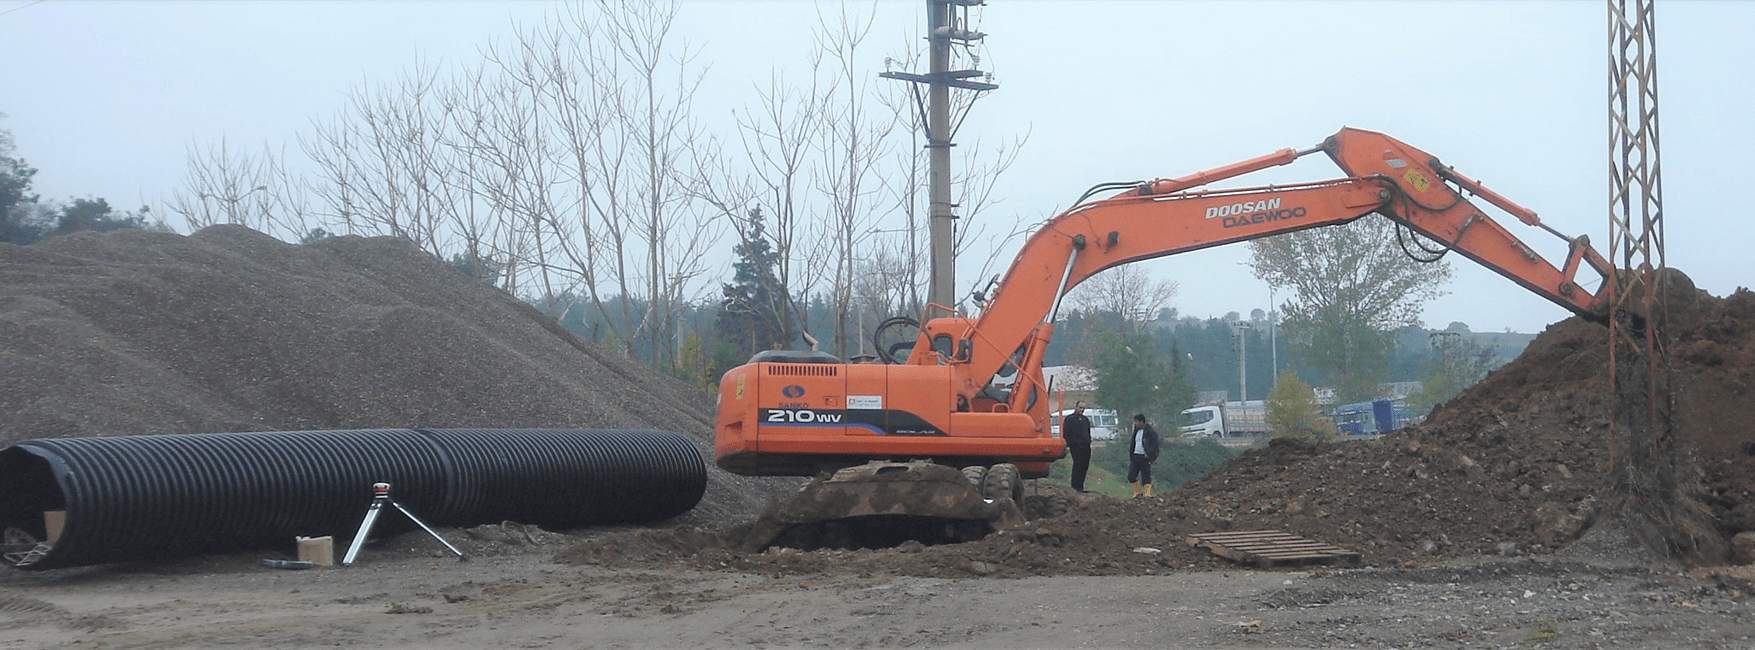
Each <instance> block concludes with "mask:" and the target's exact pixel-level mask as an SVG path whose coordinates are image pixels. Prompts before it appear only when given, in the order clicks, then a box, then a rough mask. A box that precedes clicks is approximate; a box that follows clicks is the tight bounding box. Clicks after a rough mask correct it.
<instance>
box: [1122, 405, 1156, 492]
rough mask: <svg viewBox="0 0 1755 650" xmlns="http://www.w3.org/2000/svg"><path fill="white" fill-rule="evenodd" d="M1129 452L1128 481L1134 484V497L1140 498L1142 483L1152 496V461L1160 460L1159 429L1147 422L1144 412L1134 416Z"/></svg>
mask: <svg viewBox="0 0 1755 650" xmlns="http://www.w3.org/2000/svg"><path fill="white" fill-rule="evenodd" d="M1127 452H1128V454H1127V457H1128V463H1127V482H1128V483H1132V484H1133V498H1135V499H1138V498H1140V496H1141V494H1140V486H1141V484H1144V485H1145V488H1146V491H1145V494H1144V496H1147V497H1150V496H1152V463H1154V462H1157V460H1158V430H1157V429H1153V428H1152V425H1151V423H1149V422H1146V415H1145V414H1144V413H1140V414H1138V415H1135V416H1133V435H1132V436H1130V437H1129V440H1128V449H1127Z"/></svg>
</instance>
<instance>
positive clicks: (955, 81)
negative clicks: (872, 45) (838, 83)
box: [878, 0, 999, 318]
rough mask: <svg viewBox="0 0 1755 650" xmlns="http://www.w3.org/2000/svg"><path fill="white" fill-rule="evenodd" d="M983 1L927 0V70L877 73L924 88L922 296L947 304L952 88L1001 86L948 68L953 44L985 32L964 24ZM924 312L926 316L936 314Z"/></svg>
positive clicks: (950, 300)
mask: <svg viewBox="0 0 1755 650" xmlns="http://www.w3.org/2000/svg"><path fill="white" fill-rule="evenodd" d="M984 4H986V2H985V0H926V28H927V37H926V38H927V42H928V43H929V44H930V48H931V52H930V54H929V59H930V61H929V63H930V65H931V72H929V73H928V74H924V75H919V74H909V73H905V72H884V73H881V74H879V75H878V76H881V77H885V78H888V79H900V80H902V81H908V82H912V83H916V84H926V86H927V102H926V103H927V106H926V107H925V110H924V111H923V112H924V113H925V114H926V120H925V122H926V124H925V126H926V148H927V150H928V151H929V152H930V158H929V160H928V164H927V185H928V192H927V193H928V195H929V198H930V200H931V208H930V209H929V210H928V217H929V219H930V221H929V222H928V231H927V232H928V235H929V237H930V239H931V248H932V281H931V283H930V284H929V285H928V287H927V294H926V299H927V302H929V303H932V304H936V305H939V306H942V307H946V308H949V307H952V306H954V305H955V304H956V302H957V297H956V296H957V294H956V291H957V288H956V287H957V260H956V251H955V249H954V244H955V241H956V239H955V229H954V227H953V223H952V220H953V219H956V218H957V216H956V213H955V212H954V208H956V204H954V203H952V202H951V89H952V88H963V89H966V90H977V91H985V90H993V89H996V88H999V86H997V85H995V84H991V83H985V82H980V81H972V79H973V78H974V77H980V76H983V75H985V74H986V73H984V72H981V71H980V70H951V69H950V68H951V45H952V43H953V42H954V43H961V44H964V45H967V44H969V43H973V42H976V41H979V40H981V39H982V38H983V37H985V36H986V34H982V33H980V32H972V31H969V30H967V29H965V28H964V25H966V24H967V16H968V8H969V7H975V6H982V5H984ZM959 9H961V10H962V12H961V14H962V15H961V16H959V15H958V14H959V12H958V10H959ZM959 18H961V19H959ZM918 97H919V95H918V94H916V98H917V99H918ZM926 316H927V317H928V318H930V317H932V316H934V314H930V313H929V314H926Z"/></svg>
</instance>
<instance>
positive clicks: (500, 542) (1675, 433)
mask: <svg viewBox="0 0 1755 650" xmlns="http://www.w3.org/2000/svg"><path fill="white" fill-rule="evenodd" d="M1508 290H1510V289H1508ZM1677 295H1679V296H1680V298H1679V299H1675V298H1673V299H1672V307H1673V308H1674V309H1675V311H1676V312H1677V313H1676V318H1675V320H1674V323H1675V328H1674V330H1675V333H1676V335H1677V338H1676V340H1675V342H1674V343H1673V344H1672V345H1671V346H1670V347H1669V348H1668V350H1669V356H1668V357H1667V359H1668V361H1669V363H1670V364H1671V367H1672V368H1673V370H1674V372H1673V373H1672V375H1671V376H1672V377H1674V379H1673V380H1672V382H1673V386H1674V388H1675V389H1676V391H1675V394H1676V396H1677V398H1676V402H1675V404H1674V406H1673V409H1672V410H1671V413H1673V414H1674V416H1675V417H1674V418H1673V422H1672V424H1673V426H1672V427H1671V432H1672V435H1671V436H1670V437H1669V438H1666V439H1665V440H1666V442H1665V443H1664V444H1665V447H1666V449H1669V450H1670V451H1671V452H1673V453H1666V455H1664V456H1663V457H1662V458H1659V459H1657V460H1658V461H1661V462H1662V463H1663V464H1664V466H1665V467H1667V468H1668V469H1667V470H1666V473H1664V474H1663V476H1664V477H1667V478H1666V479H1665V480H1667V481H1668V482H1667V483H1664V484H1663V490H1662V493H1661V494H1659V495H1657V496H1656V497H1650V498H1646V499H1645V500H1644V501H1641V500H1639V499H1633V500H1629V498H1628V497H1627V494H1628V490H1627V488H1626V486H1627V485H1628V484H1629V483H1630V482H1634V483H1636V482H1637V481H1638V480H1641V479H1642V477H1645V476H1646V474H1641V473H1639V472H1637V471H1634V472H1630V471H1628V470H1627V469H1625V468H1622V469H1617V466H1616V465H1615V464H1614V463H1612V462H1611V454H1612V451H1611V450H1612V449H1616V448H1619V449H1622V450H1625V449H1626V448H1627V441H1626V440H1624V439H1621V438H1620V437H1618V435H1624V434H1614V433H1612V432H1611V430H1612V429H1611V427H1610V426H1609V422H1610V420H1611V414H1610V412H1609V409H1608V404H1609V400H1607V399H1606V398H1605V397H1604V393H1605V389H1604V387H1605V385H1606V384H1605V382H1606V377H1607V359H1606V351H1607V348H1606V345H1605V343H1604V342H1605V341H1606V339H1607V333H1606V331H1605V329H1604V328H1603V327H1602V326H1600V325H1597V324H1594V323H1589V322H1585V321H1581V320H1578V319H1568V320H1566V321H1562V322H1559V323H1556V324H1555V325H1553V326H1551V327H1550V328H1549V329H1548V330H1547V331H1546V332H1544V333H1542V334H1541V335H1540V336H1539V337H1538V338H1537V339H1536V340H1535V341H1534V342H1533V343H1532V344H1531V345H1530V346H1529V348H1528V349H1527V350H1526V351H1525V352H1524V354H1523V355H1522V356H1521V357H1520V358H1519V359H1518V360H1517V361H1514V362H1513V363H1512V364H1509V365H1507V366H1506V367H1504V368H1501V369H1499V370H1497V371H1495V372H1494V373H1493V374H1492V375H1490V376H1489V377H1488V378H1487V379H1486V380H1484V381H1482V382H1481V383H1480V384H1478V385H1477V386H1475V387H1474V388H1471V389H1470V390H1469V391H1466V392H1465V393H1464V394H1463V395H1461V396H1459V397H1457V398H1456V399H1454V400H1452V401H1451V402H1449V403H1447V404H1445V405H1443V406H1442V407H1440V408H1439V409H1438V410H1436V411H1435V412H1434V413H1433V414H1432V415H1431V417H1430V418H1429V419H1428V420H1427V421H1426V422H1425V423H1424V424H1422V425H1419V426H1416V427H1412V428H1409V429H1407V430H1404V431H1401V432H1397V433H1395V434H1392V435H1389V436H1385V437H1384V438H1382V439H1379V440H1370V441H1344V442H1325V443H1312V442H1305V441H1293V440H1278V441H1275V442H1273V443H1272V444H1270V445H1268V446H1266V447H1263V448H1259V449H1254V450H1250V451H1248V452H1245V453H1244V454H1242V455H1240V456H1239V457H1237V458H1235V459H1233V460H1232V461H1230V462H1229V463H1227V464H1226V465H1224V466H1223V467H1221V468H1219V469H1218V470H1215V471H1214V472H1212V473H1211V474H1209V475H1207V476H1206V477H1204V478H1202V479H1200V480H1197V481H1194V482H1192V483H1190V484H1188V485H1186V486H1184V487H1182V488H1181V489H1178V490H1176V491H1174V492H1172V493H1170V494H1167V495H1160V496H1158V497H1156V498H1152V499H1140V500H1127V501H1124V500H1116V499H1111V498H1108V497H1098V496H1093V495H1084V494H1076V493H1072V492H1070V491H1068V490H1066V489H1065V488H1064V487H1054V486H1049V485H1046V484H1043V485H1031V486H1029V487H1028V488H1027V489H1026V492H1025V494H1026V496H1025V504H1024V506H1025V510H1026V512H1028V513H1029V514H1030V515H1031V519H1030V521H1028V522H1027V523H1025V524H1023V525H1021V526H1016V527H1012V528H1009V529H1005V530H1001V531H998V532H996V533H994V534H992V535H989V536H988V537H986V538H984V539H981V540H979V541H973V542H966V543H960V544H945V545H937V546H925V545H921V544H918V543H904V544H902V545H900V546H896V547H892V548H877V549H869V548H868V549H860V548H842V549H825V550H815V551H804V550H798V549H796V548H784V547H779V546H774V547H768V546H766V545H765V544H755V543H752V542H751V539H752V533H751V531H752V530H757V529H760V528H761V526H760V524H761V520H759V519H757V515H758V513H760V512H761V511H762V510H763V504H781V503H784V498H785V497H786V496H787V495H788V494H790V493H791V492H793V491H794V490H796V489H797V487H798V485H799V481H798V480H795V479H753V478H748V477H738V476H733V475H730V474H726V473H724V472H721V471H718V470H717V469H716V468H713V469H712V470H711V472H710V477H709V488H708V495H707V497H706V498H705V499H704V500H703V502H702V504H701V505H700V506H699V507H697V508H696V509H695V510H694V511H692V512H690V513H688V514H686V515H684V516H682V517H678V518H677V519H675V520H672V521H669V522H665V523H663V524H662V525H661V526H658V527H652V528H633V527H618V528H612V529H591V530H577V531H565V532H554V531H542V530H535V529H532V528H530V527H526V526H520V525H517V524H510V523H508V524H504V525H500V526H482V527H476V528H471V529H467V530H459V529H445V530H442V531H441V532H443V533H444V534H445V535H446V537H447V539H450V540H452V541H453V542H455V543H457V544H458V545H459V546H460V547H461V548H463V549H464V551H465V552H466V553H468V554H469V555H470V556H471V559H470V561H468V562H462V563H460V562H457V561H456V560H455V559H454V558H451V557H448V556H446V555H445V552H444V550H443V547H441V546H439V545H438V544H437V543H436V542H434V541H433V540H431V539H429V538H426V537H425V536H424V534H422V533H419V532H416V533H413V534H405V535H401V536H398V537H395V538H391V539H389V540H382V541H379V542H377V543H374V544H370V545H368V546H367V547H366V550H365V552H364V553H363V554H362V558H361V561H360V562H359V564H358V565H356V566H354V567H350V568H326V569H312V570H305V571H290V570H281V569H272V568H267V567H264V566H262V565H261V564H260V560H262V559H282V558H285V557H287V555H286V553H288V552H290V550H291V549H290V548H288V549H257V550H241V551H238V552H235V553H230V554H223V555H210V556H202V557H194V558H185V559H181V560H171V561H161V562H155V563H140V564H132V565H109V566H97V567H81V568H72V569H58V570H52V571H42V572H28V571H0V648H11V647H17V648H37V647H73V646H78V647H106V648H107V647H116V648H124V647H177V648H183V647H220V646H224V647H238V646H247V647H270V648H301V647H317V646H335V645H340V646H365V645H369V646H376V647H415V646H421V647H478V646H484V645H490V644H491V645H494V646H498V647H680V646H706V647H722V646H780V647H790V646H824V647H848V646H860V647H866V646H883V647H888V646H932V647H937V646H968V647H998V646H1005V647H1367V648H1376V647H1527V646H1530V645H1535V644H1541V645H1543V646H1546V647H1560V648H1587V647H1739V648H1741V647H1755V642H1751V641H1750V639H1749V637H1750V636H1751V635H1752V634H1755V632H1752V628H1755V611H1751V609H1750V607H1749V605H1748V603H1749V600H1748V599H1749V598H1750V597H1751V596H1750V594H1751V593H1755V586H1752V585H1755V583H1751V581H1750V579H1751V578H1755V570H1752V569H1751V567H1750V566H1749V563H1751V562H1755V535H1749V534H1745V533H1751V532H1755V498H1752V497H1755V495H1752V491H1755V425H1751V423H1752V422H1755V395H1751V387H1752V386H1755V294H1751V293H1750V292H1748V291H1746V290H1739V291H1738V292H1737V293H1736V294H1734V295H1732V296H1729V297H1725V298H1716V297H1712V296H1706V295H1704V294H1698V295H1697V294H1696V293H1689V292H1682V293H1680V294H1677ZM0 362H3V363H4V364H5V366H4V367H5V369H6V372H3V373H0V436H4V440H0V442H11V441H16V440H21V439H27V438H38V437H61V436H84V435H131V434H142V433H200V432H213V431H246V430H292V429H318V428H321V429H345V428H371V427H423V426H424V427H495V426H500V427H525V428H543V427H555V428H570V427H641V428H659V429H666V430H674V431H678V432H680V433H683V434H685V435H689V436H692V437H694V438H695V439H696V440H697V441H698V443H699V445H700V447H701V449H702V450H703V453H704V454H705V453H708V452H709V450H710V440H711V431H710V422H711V412H712V402H711V398H710V397H708V396H707V395H706V393H705V392H704V391H698V390H696V389H693V388H691V387H688V386H685V385H682V384H681V383H680V382H677V381H675V380H673V379H670V378H668V377H664V376H662V375H659V374H656V373H651V372H649V371H646V370H644V369H643V368H641V367H640V366H639V365H638V364H635V363H632V362H630V361H628V360H627V359H625V358H623V357H621V356H619V355H617V354H615V353H612V352H607V351H604V350H602V349H599V348H597V347H596V346H594V345H592V344H590V343H589V342H586V341H583V340H580V339H579V338H578V337H576V336H573V335H571V334H570V333H567V332H565V331H564V330H560V329H559V328H558V327H556V326H554V324H553V321H552V320H548V319H546V318H545V317H543V316H541V315H540V314H538V313H537V312H535V310H532V309H530V308H529V307H527V306H525V305H523V304H521V303H519V302H518V301H516V300H514V299H512V298H511V297H509V296H507V295H505V294H504V293H503V292H499V291H497V290H495V289H493V288H491V287H487V286H485V285H482V284H480V283H476V282H474V281H471V280H468V279H467V278H464V277H463V276H461V275H459V274H455V273H451V272H449V270H448V269H447V268H446V267H445V265H444V264H443V263H441V262H439V261H437V260H434V259H432V258H430V257H428V256H425V255H423V254H421V253H419V251H417V250H415V249H414V248H413V247H412V246H409V245H407V244H406V243H403V242H399V241H396V240H389V239H359V238H338V239H334V240H325V241H323V242H319V243H316V244H312V245H307V246H294V245H288V244H283V243H280V242H276V241H274V240H272V239H269V238H267V237H264V236H262V235H260V234H258V233H253V232H251V231H248V230H244V229H241V228H230V227H221V228H212V229H208V230H205V231H202V232H201V233H197V234H196V235H192V236H189V237H181V236H177V235H166V234H155V233H108V234H102V235H98V234H82V235H75V236H71V237H65V238H56V239H55V240H51V241H48V242H44V243H41V244H38V245H35V246H31V247H22V248H21V247H16V246H9V245H0ZM488 377H491V378H493V380H492V381H486V380H485V379H484V378H488ZM1622 453H1625V451H1623V452H1622ZM1648 496H1649V495H1648ZM1654 504H1655V505H1656V506H1657V507H1655V508H1654ZM774 507H779V506H774ZM1696 515H1697V516H1696ZM1260 529H1275V530H1283V531H1287V532H1290V533H1293V534H1296V535H1301V536H1305V537H1308V538H1312V539H1316V540H1319V541H1322V542H1326V543H1329V544H1334V545H1338V546H1341V547H1345V548H1347V549H1350V550H1353V551H1357V552H1358V553H1359V554H1360V556H1361V560H1362V561H1361V566H1359V567H1355V568H1325V567H1286V568H1274V569H1266V570H1263V569H1257V568H1253V567H1247V566H1242V565H1239V564H1237V563H1235V562H1233V561H1231V560H1226V559H1222V558H1219V557H1217V556H1215V555H1213V554H1211V553H1209V552H1207V551H1205V550H1200V549H1195V548H1191V547H1189V546H1187V545H1186V544H1185V543H1183V540H1184V539H1185V537H1186V536H1187V535H1190V534H1195V533H1202V532H1214V531H1243V530H1260ZM1739 535H1741V537H1739ZM1738 540H1742V541H1738ZM345 541H346V540H337V543H338V544H342V543H345ZM1653 548H1663V549H1665V551H1666V552H1667V553H1669V556H1666V555H1663V554H1659V553H1658V552H1656V551H1653V550H1652V549H1653ZM1670 556H1673V557H1676V558H1680V559H1679V560H1678V559H1671V558H1670Z"/></svg>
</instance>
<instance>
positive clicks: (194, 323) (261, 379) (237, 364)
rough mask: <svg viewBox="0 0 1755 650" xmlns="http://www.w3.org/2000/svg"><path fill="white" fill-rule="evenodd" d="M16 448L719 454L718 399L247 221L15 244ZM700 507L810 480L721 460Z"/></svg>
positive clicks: (5, 429) (369, 247)
mask: <svg viewBox="0 0 1755 650" xmlns="http://www.w3.org/2000/svg"><path fill="white" fill-rule="evenodd" d="M0 367H4V368H5V372H0V443H4V444H11V443H13V442H16V441H18V440H23V439H29V438H57V437H72V436H117V435H140V434H167V433H210V432H230V431H293V430H323V429H369V428H650V429H662V430H667V431H675V432H679V433H682V434H684V435H687V436H690V437H691V438H693V439H695V440H696V441H697V445H698V446H699V448H700V449H701V450H702V453H703V454H710V452H711V445H712V442H711V436H712V421H713V401H712V397H711V396H710V395H708V394H706V393H705V392H704V391H701V390H699V389H697V388H692V387H689V386H687V385H685V384H683V383H681V382H678V381H676V380H674V379H672V378H670V377H667V376H664V375H662V374H659V373H654V372H651V371H649V370H646V369H645V368H643V367H641V366H639V365H638V364H635V363H633V362H631V361H629V360H627V359H626V358H623V357H621V356H619V355H617V354H614V353H609V352H606V351H604V350H601V349H599V348H597V347H595V346H593V345H592V344H590V343H589V342H586V341H584V340H582V339H580V338H579V337H577V336H575V335H573V334H572V333H570V332H568V331H566V330H565V329H562V328H561V327H560V326H559V325H557V324H556V323H555V322H554V321H553V319H550V318H548V317H546V316H544V315H542V314H541V313H539V312H537V311H536V310H535V309H533V308H531V307H530V306H528V305H526V304H524V303H523V302H520V301H519V300H517V299H515V298H513V297H512V296H510V295H507V294H506V293H504V292H503V291H500V290H498V289H495V288H493V287H490V286H487V285H485V284H482V283H480V282H476V281H474V280H471V279H469V278H467V277H465V276H463V275H462V274H460V273H458V272H456V271H455V270H454V269H452V268H451V267H450V266H449V265H447V264H445V263H443V262H442V261H440V260H438V259H435V258H433V257H432V256H430V255H428V254H426V253H423V252H421V251H420V250H419V249H417V248H416V247H415V246H414V245H412V244H410V243H408V242H407V241H405V240H401V239H396V238H387V237H384V238H360V237H337V238H331V239H324V240H321V241H318V242H315V243H312V244H308V245H302V246H301V245H291V244H286V243H283V242H280V241H278V240H275V239H273V238H271V237H268V236H266V235H263V234H261V233H258V232H255V231H252V230H249V229H246V228H242V227H236V226H216V227H212V228H208V229H205V230H202V231H200V232H198V233H195V234H194V235H190V236H187V237H184V236H180V235H174V234H165V233H151V232H142V231H119V232H112V233H102V234H98V233H80V234H75V235H71V236H66V237H56V238H52V239H49V240H46V241H43V242H41V243H38V244H36V245H33V246H26V247H20V246H12V245H0ZM709 472H710V478H709V481H710V483H709V488H708V492H707V497H706V498H705V499H704V500H703V501H702V503H701V505H700V506H699V507H697V508H696V510H695V511H694V512H691V513H690V514H689V515H686V516H684V517H683V518H682V521H685V522H692V523H721V522H726V523H728V522H731V521H735V520H738V519H741V518H744V517H747V516H748V514H749V513H752V512H754V511H756V510H757V509H759V508H760V507H761V505H762V504H763V503H765V502H766V501H767V500H768V499H769V498H770V497H771V496H773V495H776V494H783V493H787V492H789V491H790V490H791V488H792V487H793V486H794V485H795V482H787V481H773V480H754V479H748V478H744V477H740V476H734V475H730V474H726V473H724V472H722V471H719V470H718V469H717V468H714V467H712V466H711V463H709Z"/></svg>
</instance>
